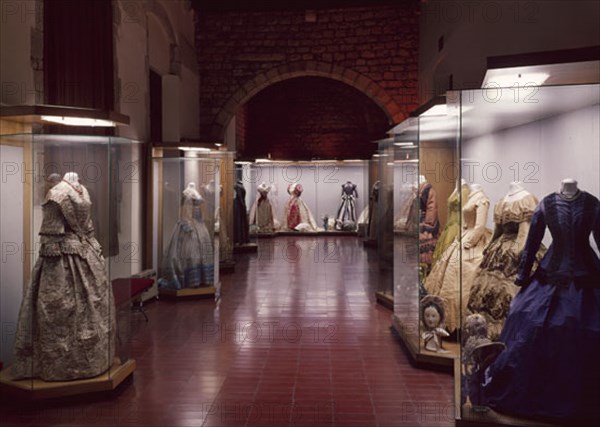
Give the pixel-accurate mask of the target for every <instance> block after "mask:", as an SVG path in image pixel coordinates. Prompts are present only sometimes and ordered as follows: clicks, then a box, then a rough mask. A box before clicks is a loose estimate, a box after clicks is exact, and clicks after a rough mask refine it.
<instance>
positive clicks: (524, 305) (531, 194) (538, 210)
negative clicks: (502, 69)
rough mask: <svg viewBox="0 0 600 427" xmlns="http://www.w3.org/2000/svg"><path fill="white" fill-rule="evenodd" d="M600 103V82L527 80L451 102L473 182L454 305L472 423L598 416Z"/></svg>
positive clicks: (466, 414)
mask: <svg viewBox="0 0 600 427" xmlns="http://www.w3.org/2000/svg"><path fill="white" fill-rule="evenodd" d="M599 99H600V86H599V85H573V86H546V87H537V86H536V87H532V86H529V87H527V86H525V87H519V86H518V85H516V86H513V87H511V88H494V89H489V90H474V91H464V92H461V93H459V94H456V96H454V100H453V101H452V102H451V105H453V106H455V107H459V108H460V113H461V122H462V124H461V134H462V136H461V141H460V143H461V163H462V164H461V170H462V171H461V175H462V178H463V179H465V181H466V182H467V183H468V184H469V185H470V194H469V196H468V198H467V200H466V202H465V203H464V207H463V219H464V221H463V224H462V226H463V229H464V232H463V234H462V238H461V244H462V247H463V248H465V250H463V251H462V254H461V280H460V293H461V298H460V299H459V300H457V301H455V302H454V303H455V305H456V307H458V308H456V309H454V315H455V316H456V318H455V319H454V321H455V323H457V324H459V325H460V324H462V331H463V339H462V341H463V343H464V346H463V348H462V366H461V376H460V377H459V376H457V380H458V381H459V386H460V387H461V400H460V403H461V412H460V416H461V417H462V418H463V419H465V420H471V419H474V418H475V417H477V418H478V419H479V420H480V421H482V420H483V421H498V422H500V423H509V422H513V423H514V419H513V418H515V417H516V418H538V419H539V418H542V419H549V420H554V421H558V422H559V423H560V424H561V425H576V424H579V423H584V422H591V420H592V418H597V413H598V410H597V404H598V399H599V398H600V396H599V391H598V383H599V382H600V377H599V376H598V370H597V366H596V365H597V360H598V358H599V357H600V349H599V346H598V345H597V343H599V342H600V335H599V334H600V333H599V331H600V328H599V325H598V310H597V308H592V306H591V305H588V303H589V302H591V301H597V300H598V297H599V288H598V277H600V267H599V266H600V261H599V260H598V251H597V245H598V240H600V235H599V234H600V230H598V228H597V227H598V224H600V221H599V214H598V212H599V209H600V208H599V204H598V200H597V197H598V195H599V194H600V173H599V168H598V165H599V164H600V148H599V147H600V144H598V141H599V140H600V135H599V134H598V132H599V131H598V129H599V128H600V107H599V104H598V100H599ZM575 182H576V184H575ZM593 224H595V227H596V229H595V231H596V235H595V241H594V239H593V237H592V235H591V231H592V228H593V226H594V225H593ZM534 272H535V275H534ZM591 343H595V344H591ZM500 415H501V416H500ZM511 419H513V420H512V421H511Z"/></svg>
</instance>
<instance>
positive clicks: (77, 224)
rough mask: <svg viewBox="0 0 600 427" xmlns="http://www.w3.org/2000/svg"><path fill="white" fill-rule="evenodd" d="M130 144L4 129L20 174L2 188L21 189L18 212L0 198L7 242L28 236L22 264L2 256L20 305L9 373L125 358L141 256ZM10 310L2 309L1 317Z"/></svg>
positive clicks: (103, 364) (106, 364)
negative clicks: (132, 281) (135, 228)
mask: <svg viewBox="0 0 600 427" xmlns="http://www.w3.org/2000/svg"><path fill="white" fill-rule="evenodd" d="M133 147H134V145H132V144H131V141H130V140H127V139H122V138H109V137H90V136H64V135H34V136H31V135H29V136H26V135H25V136H20V137H8V136H3V137H2V158H3V163H4V162H5V160H6V159H13V160H16V159H17V158H22V161H21V163H20V164H19V167H20V170H19V180H18V181H14V180H11V179H10V178H11V177H12V175H10V174H9V173H7V174H5V175H6V178H7V179H3V180H2V197H3V198H4V197H5V196H8V195H11V197H14V196H16V197H17V200H16V205H17V206H18V209H17V210H16V211H17V212H18V213H19V215H17V216H15V217H12V216H11V214H10V212H9V211H6V212H5V211H4V207H5V206H6V207H9V206H11V205H12V206H13V209H14V206H15V204H14V202H13V203H4V202H3V203H2V207H3V212H2V217H1V218H2V241H3V242H5V239H9V238H10V239H11V240H12V238H13V237H17V236H21V238H20V241H21V242H23V244H22V245H21V247H22V251H23V253H22V257H21V261H20V263H21V268H18V266H17V264H15V263H12V262H10V261H12V260H10V259H8V258H7V260H8V261H9V262H8V263H6V264H5V263H3V265H2V275H3V279H2V289H3V293H4V292H5V291H7V292H8V294H7V296H8V297H9V298H8V300H7V302H8V301H12V302H11V304H12V305H13V307H20V311H19V324H18V328H17V331H16V333H14V335H13V336H5V334H4V333H3V340H2V352H3V355H2V360H3V361H5V363H7V365H8V364H10V366H11V374H12V377H13V378H35V379H39V380H45V381H53V382H56V381H71V380H78V379H85V378H91V377H96V376H98V375H101V374H106V373H107V372H108V376H110V375H112V373H113V370H115V369H117V368H118V367H119V366H121V365H122V364H124V363H125V362H127V361H128V359H129V342H130V331H129V327H130V323H131V322H130V317H129V316H130V279H129V278H130V277H131V275H132V273H133V272H134V271H138V270H139V264H140V262H141V260H140V258H139V257H140V247H139V230H138V233H137V236H134V235H133V233H132V229H133V225H134V224H136V226H137V221H136V220H137V218H138V217H139V206H137V204H136V203H134V199H135V198H136V197H139V194H137V195H136V192H139V182H138V180H139V165H138V163H137V162H138V158H139V154H138V153H139V151H138V150H137V149H136V148H133ZM7 165H8V164H7ZM9 172H10V171H9ZM9 230H10V231H9ZM136 237H137V239H136ZM17 238H18V237H17ZM6 266H8V268H6ZM18 270H21V271H20V272H19V271H18ZM5 275H9V276H11V277H10V278H7V279H8V280H6V281H5V280H4V276H5ZM19 279H20V280H19ZM7 283H10V285H8V287H9V288H8V289H5V284H7ZM116 287H118V288H119V289H116ZM19 288H20V289H21V290H22V291H19ZM113 290H114V292H113ZM23 291H24V292H23ZM120 296H123V298H124V299H120ZM17 300H19V301H17ZM4 301H5V300H4V297H3V304H4V303H5V302H4ZM14 314H15V310H14V309H12V310H7V311H5V310H4V308H3V314H2V316H3V317H4V316H5V315H6V316H11V318H14ZM3 321H4V320H3ZM13 321H14V319H13ZM11 335H12V334H11ZM109 369H110V371H109ZM31 385H32V386H33V385H34V381H31Z"/></svg>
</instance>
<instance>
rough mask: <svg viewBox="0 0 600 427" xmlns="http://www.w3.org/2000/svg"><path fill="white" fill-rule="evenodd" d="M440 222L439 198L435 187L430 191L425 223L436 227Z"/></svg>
mask: <svg viewBox="0 0 600 427" xmlns="http://www.w3.org/2000/svg"><path fill="white" fill-rule="evenodd" d="M437 220H438V208H437V197H436V194H435V190H434V189H433V187H431V188H430V189H429V195H428V197H427V206H426V208H425V223H426V224H428V225H431V226H434V225H435V224H436V223H437Z"/></svg>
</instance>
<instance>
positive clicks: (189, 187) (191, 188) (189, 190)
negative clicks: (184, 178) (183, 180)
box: [183, 182, 201, 200]
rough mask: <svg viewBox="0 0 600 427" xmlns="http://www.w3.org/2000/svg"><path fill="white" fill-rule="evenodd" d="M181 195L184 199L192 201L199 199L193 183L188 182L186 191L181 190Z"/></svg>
mask: <svg viewBox="0 0 600 427" xmlns="http://www.w3.org/2000/svg"><path fill="white" fill-rule="evenodd" d="M183 195H184V196H185V197H190V198H192V199H196V200H198V199H201V197H200V193H198V190H196V184H194V183H193V182H190V183H189V184H188V185H187V187H186V189H185V190H183Z"/></svg>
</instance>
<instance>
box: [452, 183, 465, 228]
mask: <svg viewBox="0 0 600 427" xmlns="http://www.w3.org/2000/svg"><path fill="white" fill-rule="evenodd" d="M460 191H461V194H460V198H459V197H458V191H456V190H455V191H454V192H453V193H452V194H451V195H450V197H448V224H458V220H459V218H460V211H461V207H460V205H461V204H462V206H464V205H465V203H466V201H467V199H468V197H469V192H470V190H469V186H468V185H466V184H464V185H462V186H461V190H460ZM461 199H462V203H461Z"/></svg>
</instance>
